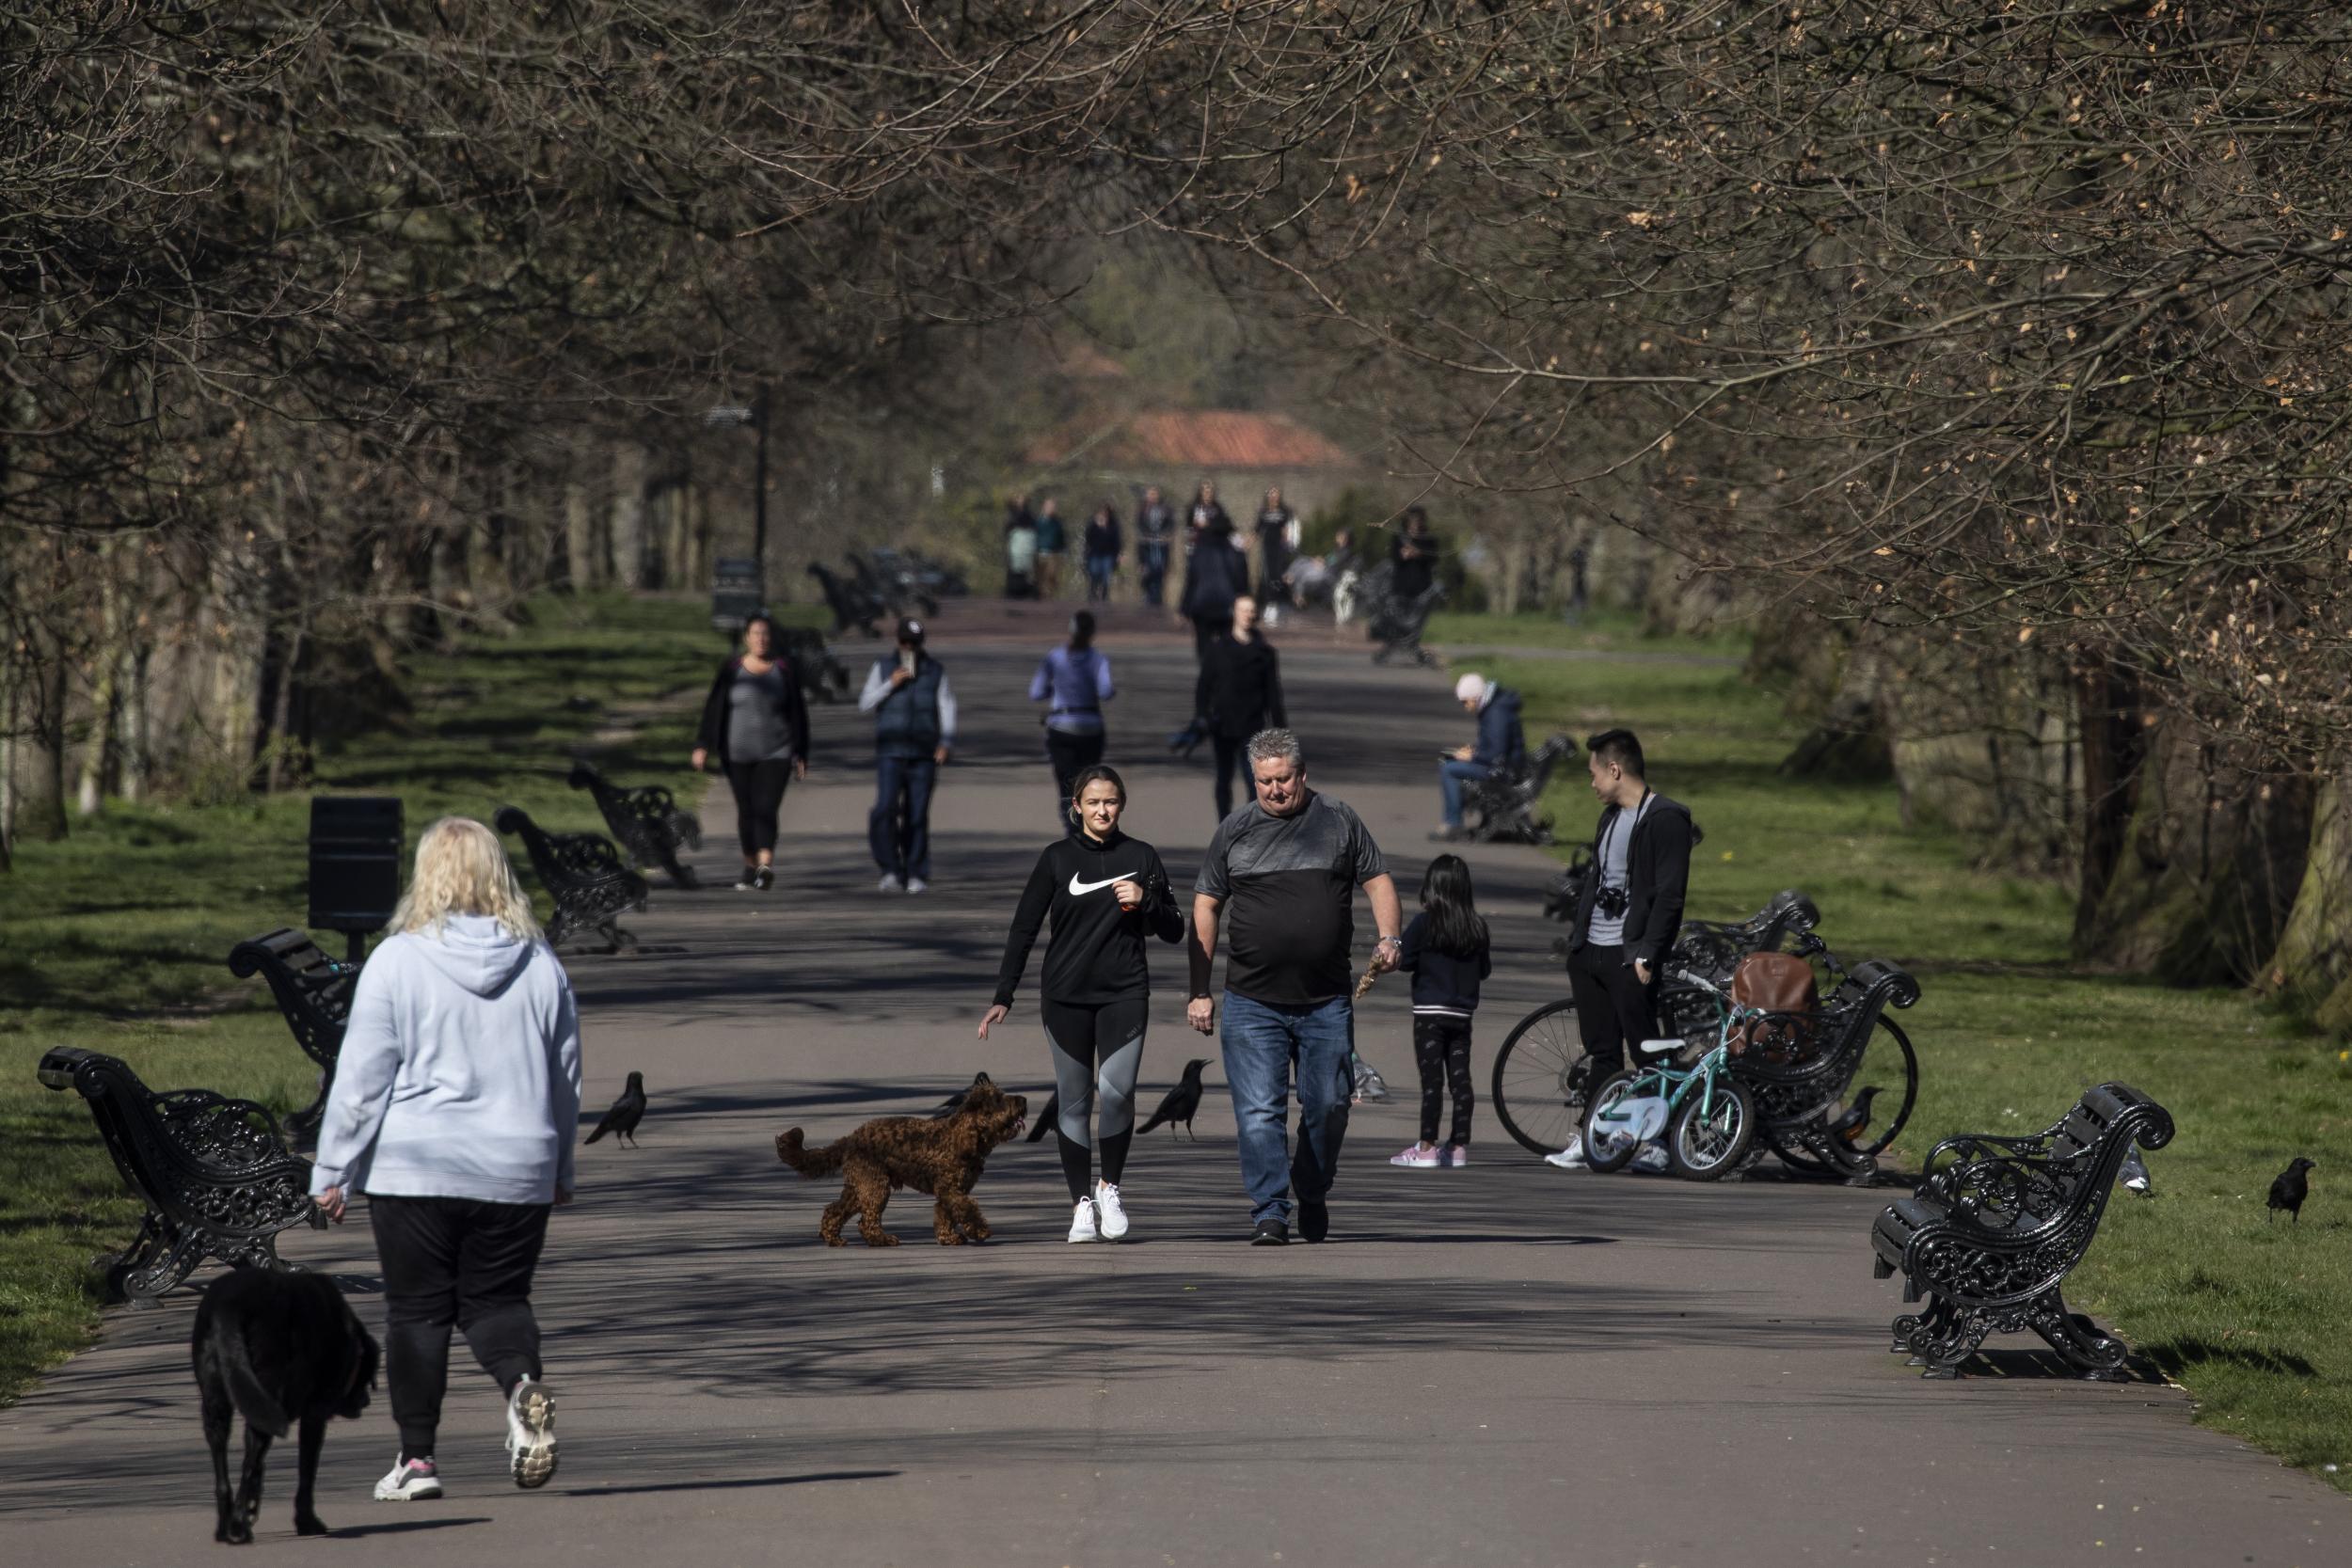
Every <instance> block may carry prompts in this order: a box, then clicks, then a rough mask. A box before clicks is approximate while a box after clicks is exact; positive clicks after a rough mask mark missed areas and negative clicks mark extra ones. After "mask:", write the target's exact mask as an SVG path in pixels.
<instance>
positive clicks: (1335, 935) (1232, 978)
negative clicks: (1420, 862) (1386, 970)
mask: <svg viewBox="0 0 2352 1568" xmlns="http://www.w3.org/2000/svg"><path fill="white" fill-rule="evenodd" d="M1387 871H1388V863H1386V862H1385V861H1383V860H1382V859H1381V857H1380V847H1379V846H1378V845H1377V844H1375V843H1374V842H1373V840H1372V833H1371V831H1370V830H1369V829H1367V828H1366V827H1365V826H1364V824H1363V821H1362V819H1361V818H1359V816H1357V815H1356V814H1355V813H1354V812H1352V811H1350V810H1349V809H1348V808H1347V807H1345V806H1343V805H1342V804H1341V803H1340V802H1339V801H1337V800H1332V799H1331V798H1330V797H1329V796H1328V795H1315V794H1311V795H1309V796H1308V797H1307V804H1306V805H1305V806H1304V807H1303V808H1302V809H1300V810H1299V811H1298V812H1297V813H1296V814H1295V815H1294V816H1272V815H1270V814H1269V813H1268V812H1267V811H1266V809H1265V808H1264V807H1263V806H1261V805H1260V804H1258V803H1257V802H1256V801H1255V800H1252V801H1251V802H1250V803H1249V804H1248V805H1246V806H1244V807H1242V809H1241V810H1239V811H1237V812H1235V813H1233V815H1232V816H1229V817H1227V818H1226V819H1225V820H1224V821H1223V822H1220V823H1218V824H1217V829H1216V837H1214V838H1212V839H1210V840H1209V852H1208V854H1207V856H1206V857H1205V858H1204V859H1203V860H1202V861H1201V863H1200V877H1199V878H1198V879H1196V880H1195V881H1194V882H1193V891H1194V892H1195V893H1205V894H1207V895H1209V896H1210V897H1212V898H1215V899H1216V900H1218V901H1219V903H1220V904H1222V905H1223V909H1222V910H1221V911H1220V919H1221V923H1222V925H1223V927H1224V930H1225V932H1226V936H1227V944H1228V945H1227V953H1228V955H1229V956H1228V957H1227V958H1226V961H1225V987H1226V989H1227V990H1231V991H1233V992H1235V993H1236V994H1238V995H1242V996H1247V997H1248V998H1249V999H1250V1000H1251V1001H1253V1002H1264V1003H1269V1004H1272V1005H1275V1006H1317V1005H1319V1004H1321V1003H1325V1002H1328V1001H1330V1000H1331V999H1332V998H1333V997H1336V996H1345V995H1346V994H1347V993H1348V990H1349V988H1350V984H1351V982H1352V980H1353V978H1354V976H1353V975H1351V974H1349V972H1348V960H1349V949H1350V947H1351V946H1352V945H1353V943H1354V942H1355V937H1356V890H1357V888H1359V887H1360V886H1361V885H1362V884H1364V883H1365V882H1368V881H1371V880H1372V879H1374V878H1375V877H1379V876H1383V875H1385V874H1386V873H1387Z"/></svg>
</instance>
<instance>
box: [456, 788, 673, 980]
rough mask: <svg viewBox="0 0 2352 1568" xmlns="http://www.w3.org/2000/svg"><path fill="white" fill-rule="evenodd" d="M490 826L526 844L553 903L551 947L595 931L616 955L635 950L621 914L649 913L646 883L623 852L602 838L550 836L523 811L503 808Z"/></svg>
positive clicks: (594, 835)
mask: <svg viewBox="0 0 2352 1568" xmlns="http://www.w3.org/2000/svg"><path fill="white" fill-rule="evenodd" d="M491 820H492V824H493V825H494V826H495V827H496V828H497V829H498V831H499V832H502V833H514V834H516V835H517V836H519V837H520V838H521V839H522V841H523V848H524V849H525V850H526V851H527V852H528V853H529V854H530V856H531V869H532V871H534V872H536V873H537V874H538V877H539V884H540V886H542V887H544V888H546V889H547V890H548V897H550V898H552V899H554V900H555V918H554V919H553V920H551V921H549V922H548V942H549V943H551V944H552V945H555V946H559V947H560V946H562V945H563V944H564V942H566V941H567V940H569V939H570V938H571V937H572V936H573V935H574V934H576V933H578V932H580V931H595V932H596V933H598V934H599V935H601V936H602V937H603V938H604V939H605V942H606V943H607V944H608V945H607V946H606V948H605V951H607V952H609V953H617V952H619V951H620V950H621V949H622V948H624V947H634V946H636V945H637V939H636V938H635V937H633V936H631V935H629V934H628V932H627V931H626V930H624V929H622V927H621V923H620V918H619V917H620V913H621V911H623V910H642V909H644V907H645V895H646V893H647V889H646V887H645V879H644V878H643V877H640V876H639V875H637V873H636V872H634V871H631V870H630V869H629V868H628V866H626V865H624V864H622V863H621V852H620V851H619V850H617V849H615V848H613V847H612V840H611V839H609V838H606V837H605V836H604V835H603V834H602V833H550V832H547V831H546V830H545V829H543V828H541V827H540V826H539V824H537V823H536V822H533V821H532V819H531V814H530V813H528V812H526V811H524V810H523V809H522V808H521V807H520V806H501V807H499V810H498V816H495V817H493V818H492V819H491Z"/></svg>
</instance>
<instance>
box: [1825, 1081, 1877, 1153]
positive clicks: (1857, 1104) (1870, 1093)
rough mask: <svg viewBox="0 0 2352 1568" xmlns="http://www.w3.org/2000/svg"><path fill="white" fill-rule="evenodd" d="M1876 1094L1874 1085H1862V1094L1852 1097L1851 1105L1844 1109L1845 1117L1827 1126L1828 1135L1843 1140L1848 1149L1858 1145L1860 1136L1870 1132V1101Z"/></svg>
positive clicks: (1860, 1140) (1860, 1139)
mask: <svg viewBox="0 0 2352 1568" xmlns="http://www.w3.org/2000/svg"><path fill="white" fill-rule="evenodd" d="M1878 1092H1879V1086H1878V1085H1876V1084H1865V1085H1862V1092H1861V1093H1860V1094H1858V1095H1855V1096H1854V1097H1853V1103H1852V1104H1851V1105H1849V1106H1847V1107H1846V1113H1845V1115H1843V1116H1841V1117H1838V1118H1837V1119H1836V1121H1833V1122H1831V1123H1830V1124H1829V1130H1830V1134H1831V1135H1832V1136H1833V1137H1836V1138H1839V1139H1842V1140H1844V1142H1845V1144H1846V1146H1847V1147H1848V1148H1852V1147H1854V1146H1856V1145H1858V1144H1860V1143H1861V1142H1862V1134H1863V1133H1865V1132H1868V1131H1869V1130H1870V1101H1872V1100H1873V1099H1875V1098H1876V1097H1877V1095H1878Z"/></svg>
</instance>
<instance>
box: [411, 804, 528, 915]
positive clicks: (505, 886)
mask: <svg viewBox="0 0 2352 1568" xmlns="http://www.w3.org/2000/svg"><path fill="white" fill-rule="evenodd" d="M453 914H486V915H488V916H489V917H490V918H491V919H493V920H495V921H497V922H498V923H499V925H500V926H501V927H504V928H505V930H506V931H507V933H508V934H509V935H511V936H513V937H515V938H516V939H517V940H518V941H522V942H534V941H536V940H538V937H539V921H538V919H537V917H536V916H534V915H533V914H532V912H531V895H529V894H526V893H525V892H523V885H522V883H521V882H519V881H517V880H516V878H515V867H514V865H513V863H510V862H509V861H508V860H507V858H506V847H505V846H504V845H502V844H501V843H499V837H498V834H496V833H494V832H491V831H490V830H489V829H487V828H485V827H484V826H483V825H482V824H481V823H479V822H476V821H475V820H474V819H473V818H472V817H470V816H444V817H442V818H441V819H440V820H438V821H437V822H435V823H434V824H433V825H432V826H431V827H429V828H427V829H425V831H424V832H423V834H422V835H421V837H419V838H418V840H417V868H416V872H415V874H414V875H413V876H412V877H410V879H409V881H408V891H407V892H406V893H405V894H404V895H401V900H400V907H399V908H398V909H396V910H394V911H392V929H393V930H394V931H427V930H429V931H431V932H432V933H433V934H434V935H436V936H438V935H439V934H440V932H441V929H442V927H444V926H445V925H446V924H447V923H448V921H449V917H450V916H451V915H453Z"/></svg>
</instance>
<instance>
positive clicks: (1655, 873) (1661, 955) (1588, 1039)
mask: <svg viewBox="0 0 2352 1568" xmlns="http://www.w3.org/2000/svg"><path fill="white" fill-rule="evenodd" d="M1585 746H1586V749H1587V750H1588V751H1589V752H1590V753H1591V761H1590V766H1591V768H1592V775H1593V793H1594V794H1595V795H1597V796H1598V797H1600V800H1601V805H1602V811H1601V814H1600V825H1599V826H1598V827H1597V829H1596V830H1595V831H1594V833H1593V869H1592V872H1591V874H1590V875H1588V876H1587V877H1586V878H1585V879H1584V888H1583V892H1582V894H1581V895H1580V896H1579V897H1578V899H1577V904H1576V915H1575V918H1574V919H1573V920H1571V921H1570V922H1569V926H1568V985H1569V988H1570V989H1571V990H1572V991H1573V992H1574V993H1575V996H1576V1021H1577V1026H1578V1027H1579V1028H1580V1029H1581V1031H1582V1032H1583V1036H1584V1051H1585V1054H1586V1055H1587V1056H1588V1057H1589V1058H1590V1059H1591V1069H1590V1070H1591V1076H1590V1077H1589V1078H1588V1079H1587V1082H1588V1083H1591V1084H1596V1085H1597V1084H1598V1083H1599V1082H1600V1081H1601V1080H1602V1079H1604V1078H1606V1077H1608V1076H1609V1075H1610V1074H1611V1073H1613V1072H1614V1071H1616V1070H1617V1069H1619V1068H1622V1067H1623V1066H1625V1055H1626V1050H1627V1048H1628V1046H1629V1045H1633V1044H1639V1043H1640V1042H1641V1041H1643V1040H1645V1039H1649V1038H1651V1037H1655V1036H1656V1035H1657V1033H1658V985H1659V979H1660V971H1661V965H1663V964H1664V963H1665V961H1666V952H1667V950H1668V949H1669V948H1671V947H1673V946H1674V942H1675V937H1676V936H1677V934H1678V933H1679V932H1680V931H1681V929H1682V901H1683V894H1684V890H1685V889H1686V888H1687V887H1688V886H1689V884H1690V880H1691V840H1692V827H1691V813H1690V809H1689V808H1688V807H1686V806H1684V805H1683V804H1682V803H1681V802H1680V801H1678V800H1668V799H1666V797H1664V796H1663V795H1661V794H1659V793H1657V792H1656V791H1655V790H1653V789H1651V788H1650V787H1649V783H1648V780H1647V778H1646V777H1645V768H1644V764H1643V761H1642V743H1641V741H1640V740H1638V739H1636V738H1635V736H1634V734H1633V732H1632V731H1631V730H1604V731H1602V732H1601V733H1600V734H1599V735H1597V736H1593V737H1592V739H1590V740H1588V741H1586V742H1585ZM1550 1158H1551V1161H1552V1163H1553V1164H1563V1165H1567V1166H1569V1167H1571V1168H1573V1167H1574V1166H1577V1165H1581V1164H1583V1140H1582V1139H1581V1138H1579V1139H1578V1140H1577V1141H1576V1142H1575V1143H1574V1144H1572V1145H1570V1146H1569V1148H1566V1149H1564V1150H1562V1151H1561V1152H1560V1153H1559V1154H1556V1155H1553V1156H1551V1157H1550Z"/></svg>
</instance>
